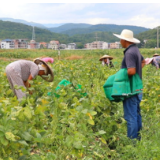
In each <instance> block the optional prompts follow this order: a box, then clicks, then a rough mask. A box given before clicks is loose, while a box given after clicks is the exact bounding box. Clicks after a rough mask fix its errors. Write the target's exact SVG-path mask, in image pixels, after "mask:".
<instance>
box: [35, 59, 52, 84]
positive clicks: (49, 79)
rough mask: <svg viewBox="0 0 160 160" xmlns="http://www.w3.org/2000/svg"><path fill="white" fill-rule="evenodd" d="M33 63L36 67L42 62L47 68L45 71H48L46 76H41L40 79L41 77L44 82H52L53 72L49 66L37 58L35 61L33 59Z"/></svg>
mask: <svg viewBox="0 0 160 160" xmlns="http://www.w3.org/2000/svg"><path fill="white" fill-rule="evenodd" d="M33 61H34V63H36V64H37V65H38V64H39V63H40V62H42V63H43V64H44V65H46V66H47V69H48V73H47V75H42V76H41V77H42V78H43V79H44V80H46V81H48V82H52V81H53V79H54V75H53V71H52V69H51V68H50V66H49V65H48V64H47V63H46V62H44V61H43V60H41V59H39V58H36V59H34V60H33Z"/></svg>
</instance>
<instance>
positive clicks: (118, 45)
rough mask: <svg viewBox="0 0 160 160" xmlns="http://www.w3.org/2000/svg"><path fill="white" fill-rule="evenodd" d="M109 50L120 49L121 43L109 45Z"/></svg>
mask: <svg viewBox="0 0 160 160" xmlns="http://www.w3.org/2000/svg"><path fill="white" fill-rule="evenodd" d="M109 48H110V49H116V48H120V42H115V43H109Z"/></svg>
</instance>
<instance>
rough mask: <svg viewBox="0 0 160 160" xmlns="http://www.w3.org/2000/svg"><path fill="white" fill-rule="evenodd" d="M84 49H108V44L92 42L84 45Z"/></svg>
mask: <svg viewBox="0 0 160 160" xmlns="http://www.w3.org/2000/svg"><path fill="white" fill-rule="evenodd" d="M85 48H86V49H108V43H107V42H103V41H94V42H92V43H86V44H85Z"/></svg>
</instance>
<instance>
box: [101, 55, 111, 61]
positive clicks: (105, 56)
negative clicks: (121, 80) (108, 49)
mask: <svg viewBox="0 0 160 160" xmlns="http://www.w3.org/2000/svg"><path fill="white" fill-rule="evenodd" d="M104 58H108V59H110V60H111V59H113V57H111V56H109V55H104V56H102V57H101V58H100V59H99V60H100V61H102V60H103V59H104Z"/></svg>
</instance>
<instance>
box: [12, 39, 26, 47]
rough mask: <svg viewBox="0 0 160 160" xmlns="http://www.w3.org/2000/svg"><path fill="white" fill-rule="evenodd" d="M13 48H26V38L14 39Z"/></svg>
mask: <svg viewBox="0 0 160 160" xmlns="http://www.w3.org/2000/svg"><path fill="white" fill-rule="evenodd" d="M13 41H14V48H15V49H18V48H23V49H24V48H27V47H28V43H27V41H26V39H14V40H13Z"/></svg>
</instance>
